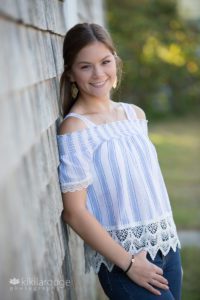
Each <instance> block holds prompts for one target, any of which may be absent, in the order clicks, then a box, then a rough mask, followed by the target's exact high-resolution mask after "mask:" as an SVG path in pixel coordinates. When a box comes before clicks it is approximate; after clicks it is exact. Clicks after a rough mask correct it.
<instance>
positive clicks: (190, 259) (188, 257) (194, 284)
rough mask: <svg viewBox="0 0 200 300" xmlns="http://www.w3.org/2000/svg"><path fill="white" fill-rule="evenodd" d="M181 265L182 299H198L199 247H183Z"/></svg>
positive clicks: (199, 288) (199, 286) (199, 274)
mask: <svg viewBox="0 0 200 300" xmlns="http://www.w3.org/2000/svg"><path fill="white" fill-rule="evenodd" d="M181 257H182V266H183V290H182V300H200V284H199V279H200V269H199V268H200V249H199V248H196V247H187V248H183V249H182V251H181Z"/></svg>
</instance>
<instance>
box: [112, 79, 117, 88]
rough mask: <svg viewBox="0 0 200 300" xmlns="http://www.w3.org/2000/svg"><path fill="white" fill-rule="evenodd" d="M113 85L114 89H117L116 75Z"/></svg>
mask: <svg viewBox="0 0 200 300" xmlns="http://www.w3.org/2000/svg"><path fill="white" fill-rule="evenodd" d="M112 87H113V89H116V87H117V77H116V79H115V81H114V83H113V86H112Z"/></svg>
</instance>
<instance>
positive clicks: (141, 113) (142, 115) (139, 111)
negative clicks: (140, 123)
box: [131, 104, 146, 119]
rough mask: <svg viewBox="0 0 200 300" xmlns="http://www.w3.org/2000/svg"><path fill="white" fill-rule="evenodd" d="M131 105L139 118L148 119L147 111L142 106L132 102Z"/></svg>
mask: <svg viewBox="0 0 200 300" xmlns="http://www.w3.org/2000/svg"><path fill="white" fill-rule="evenodd" d="M131 106H132V107H133V109H134V110H135V112H136V115H137V117H138V119H146V115H145V112H144V111H143V109H142V108H140V107H139V106H137V105H135V104H131Z"/></svg>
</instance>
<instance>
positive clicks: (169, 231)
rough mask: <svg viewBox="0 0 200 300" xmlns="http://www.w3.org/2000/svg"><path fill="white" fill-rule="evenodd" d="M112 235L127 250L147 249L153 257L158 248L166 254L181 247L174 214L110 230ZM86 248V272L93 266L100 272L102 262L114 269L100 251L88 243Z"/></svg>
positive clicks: (134, 252) (96, 271)
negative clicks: (157, 219) (158, 219)
mask: <svg viewBox="0 0 200 300" xmlns="http://www.w3.org/2000/svg"><path fill="white" fill-rule="evenodd" d="M108 233H109V234H110V235H111V237H112V238H113V239H114V240H115V241H117V242H118V243H119V244H121V245H122V246H123V247H124V249H125V250H126V251H127V252H130V253H132V254H136V253H138V252H140V251H141V250H146V251H147V252H148V253H149V254H150V256H151V258H152V259H154V258H155V256H156V253H157V252H158V250H161V252H162V253H163V255H164V256H166V255H167V254H168V252H169V250H170V248H172V249H173V250H174V251H176V247H177V246H178V247H179V248H181V245H180V241H179V239H178V236H177V232H176V226H175V224H174V221H173V218H172V216H170V217H166V218H164V219H161V220H160V221H158V222H151V223H149V224H147V225H140V226H134V227H130V228H126V229H122V230H108ZM84 248H85V272H86V273H87V272H89V271H90V268H91V267H93V269H94V271H95V273H98V272H99V269H100V266H101V264H102V263H104V264H105V266H106V267H107V268H108V270H109V271H111V270H112V268H113V266H114V264H113V263H112V262H110V261H109V260H107V259H106V258H105V257H103V256H102V255H101V254H99V253H98V252H96V251H94V250H93V249H91V248H90V247H89V246H88V245H87V244H84Z"/></svg>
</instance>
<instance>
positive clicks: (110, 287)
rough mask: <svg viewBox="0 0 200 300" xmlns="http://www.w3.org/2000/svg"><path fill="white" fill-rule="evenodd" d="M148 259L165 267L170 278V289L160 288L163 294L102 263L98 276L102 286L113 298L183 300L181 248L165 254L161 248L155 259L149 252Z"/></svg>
mask: <svg viewBox="0 0 200 300" xmlns="http://www.w3.org/2000/svg"><path fill="white" fill-rule="evenodd" d="M147 259H148V260H149V261H150V262H152V263H153V264H156V265H157V266H158V267H160V268H162V269H163V276H164V277H165V278H166V279H167V280H168V284H169V290H161V289H159V290H160V292H161V295H160V296H157V295H154V294H152V293H151V292H149V291H148V290H146V289H145V288H143V287H140V286H139V285H137V284H136V283H134V282H133V281H132V280H131V279H129V277H128V276H127V275H125V274H124V273H123V271H122V270H121V269H120V268H119V267H117V266H114V267H113V270H112V271H111V272H109V271H108V269H107V268H106V267H105V265H104V264H102V265H101V267H100V270H99V273H98V277H99V281H100V283H101V286H102V288H103V290H104V292H105V294H106V295H107V296H108V298H109V299H111V300H155V299H159V300H181V285H182V267H181V258H180V252H179V249H178V248H177V249H176V252H174V251H173V250H172V249H171V250H170V251H169V253H168V254H167V255H166V256H164V255H163V254H162V252H161V251H160V250H159V251H158V253H157V255H156V257H155V259H154V260H152V259H151V257H150V256H149V254H147Z"/></svg>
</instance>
